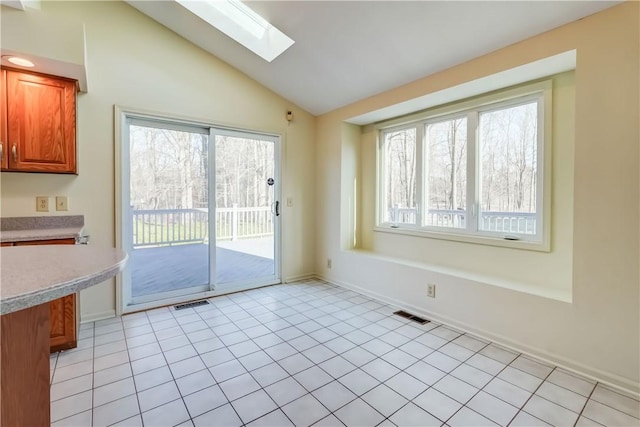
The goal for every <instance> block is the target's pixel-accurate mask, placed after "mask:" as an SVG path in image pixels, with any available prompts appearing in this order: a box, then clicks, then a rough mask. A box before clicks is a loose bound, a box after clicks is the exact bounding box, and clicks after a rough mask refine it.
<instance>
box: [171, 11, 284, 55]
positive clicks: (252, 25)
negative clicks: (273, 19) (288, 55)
mask: <svg viewBox="0 0 640 427" xmlns="http://www.w3.org/2000/svg"><path fill="white" fill-rule="evenodd" d="M176 2H177V3H178V4H180V5H181V6H182V7H184V8H185V9H187V10H189V11H190V12H191V13H193V14H194V15H196V16H198V17H199V18H201V19H203V20H204V21H206V22H207V23H209V24H210V25H212V26H214V27H215V28H217V29H218V30H220V31H222V32H223V33H225V34H226V35H227V36H229V37H231V38H232V39H234V40H235V41H237V42H238V43H240V44H241V45H243V46H244V47H246V48H247V49H249V50H250V51H252V52H253V53H255V54H256V55H258V56H260V57H261V58H263V59H264V60H265V61H268V62H271V61H273V60H274V59H275V58H277V57H278V56H279V55H280V54H281V53H282V52H284V51H285V50H287V49H288V48H289V47H291V45H293V43H294V41H293V40H291V39H290V38H289V37H288V36H287V35H286V34H284V33H283V32H281V31H280V30H278V29H277V28H276V27H274V26H273V25H271V24H270V23H269V22H267V21H266V20H265V19H264V18H263V17H262V16H260V15H258V14H257V13H255V12H254V11H253V10H251V9H250V8H249V7H247V6H246V5H245V4H244V3H242V2H241V1H240V0H206V1H197V0H176Z"/></svg>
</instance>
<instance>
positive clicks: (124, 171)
mask: <svg viewBox="0 0 640 427" xmlns="http://www.w3.org/2000/svg"><path fill="white" fill-rule="evenodd" d="M129 117H135V118H136V119H142V120H149V121H158V122H163V123H173V124H175V125H176V126H177V127H180V126H181V125H182V126H194V127H200V128H208V129H209V163H210V164H213V165H214V166H215V139H214V138H215V130H218V131H221V132H225V131H226V132H237V133H240V134H245V135H255V136H256V137H267V138H269V139H273V141H274V157H275V175H276V176H275V177H274V179H275V180H276V186H275V189H274V199H275V200H276V201H279V202H280V212H281V214H280V216H275V215H274V267H275V268H274V270H275V278H274V279H273V280H270V281H265V282H258V284H256V283H255V282H253V283H251V284H248V283H245V282H238V283H236V284H233V285H230V286H225V287H224V289H222V290H220V289H218V290H216V289H215V274H216V269H215V261H216V260H215V252H216V251H215V246H214V247H213V250H210V251H209V254H210V260H209V263H210V270H209V273H210V274H209V275H210V285H213V286H214V289H213V290H209V291H204V292H196V293H192V294H188V295H181V296H175V297H168V298H164V299H158V300H155V301H152V302H145V303H139V304H134V305H129V304H128V301H129V299H130V295H129V294H128V293H129V292H130V289H127V286H125V285H126V284H127V283H130V281H131V270H130V267H129V265H127V266H125V268H124V270H123V271H122V272H121V273H120V274H118V275H117V276H116V307H115V308H116V310H115V311H116V315H118V316H120V315H123V314H127V313H133V312H137V311H143V310H149V309H152V308H158V307H163V306H169V305H174V304H180V303H183V302H187V301H194V300H198V299H204V298H210V297H214V296H218V295H225V294H229V293H234V292H240V291H244V290H249V289H254V288H258V287H262V286H269V285H275V284H280V283H282V247H281V246H282V245H281V242H282V227H281V224H282V207H283V205H282V201H281V199H280V197H281V195H282V182H281V177H282V164H283V162H282V152H283V150H282V144H283V141H284V138H283V134H284V133H279V132H269V131H262V130H257V129H242V128H239V127H236V126H229V125H222V124H216V123H210V122H208V121H206V120H199V119H195V118H192V117H186V116H179V115H175V114H168V113H161V112H157V111H149V110H143V109H139V108H131V107H124V106H120V105H114V125H115V126H114V127H115V132H114V139H115V141H114V142H115V144H114V145H115V150H114V151H115V153H114V154H115V171H114V172H115V173H114V175H115V228H116V230H115V231H116V233H115V241H116V248H118V249H122V250H125V251H126V250H127V249H126V246H127V244H128V243H127V242H128V239H129V238H130V237H129V236H131V233H132V229H131V224H130V221H129V220H128V218H129V212H128V209H129V206H128V205H127V203H124V201H125V197H126V200H129V198H130V194H129V192H130V189H129V187H128V184H129V177H130V172H131V171H130V168H129V165H130V161H129V160H130V159H129V152H128V148H129V144H128V138H129V135H128V134H127V129H128V127H127V125H126V121H127V119H128V118H129ZM125 184H126V185H125ZM212 196H213V197H214V198H212ZM212 203H213V204H212ZM209 204H210V208H209V221H210V227H213V230H214V231H215V167H213V168H209ZM212 221H213V222H212ZM211 224H213V226H211ZM214 235H215V233H214ZM214 243H215V241H214Z"/></svg>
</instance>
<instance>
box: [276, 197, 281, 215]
mask: <svg viewBox="0 0 640 427" xmlns="http://www.w3.org/2000/svg"><path fill="white" fill-rule="evenodd" d="M276 216H280V202H278V201H276Z"/></svg>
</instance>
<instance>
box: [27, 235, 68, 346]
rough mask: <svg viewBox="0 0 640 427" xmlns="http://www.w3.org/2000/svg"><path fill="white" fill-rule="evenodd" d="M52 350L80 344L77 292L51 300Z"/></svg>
mask: <svg viewBox="0 0 640 427" xmlns="http://www.w3.org/2000/svg"><path fill="white" fill-rule="evenodd" d="M75 241H76V240H75V239H54V240H33V241H28V242H16V243H15V244H16V246H27V245H73V244H75ZM49 323H50V335H49V345H50V351H51V352H52V353H53V352H56V351H60V350H68V349H70V348H75V347H76V346H77V345H78V334H77V320H76V294H73V295H67V296H66V297H62V298H58V299H56V300H53V301H51V302H49Z"/></svg>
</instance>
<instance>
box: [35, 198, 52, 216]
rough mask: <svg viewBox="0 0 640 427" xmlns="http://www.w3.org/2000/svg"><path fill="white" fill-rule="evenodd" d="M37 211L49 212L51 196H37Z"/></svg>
mask: <svg viewBox="0 0 640 427" xmlns="http://www.w3.org/2000/svg"><path fill="white" fill-rule="evenodd" d="M36 212H49V197H47V196H38V197H36Z"/></svg>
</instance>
